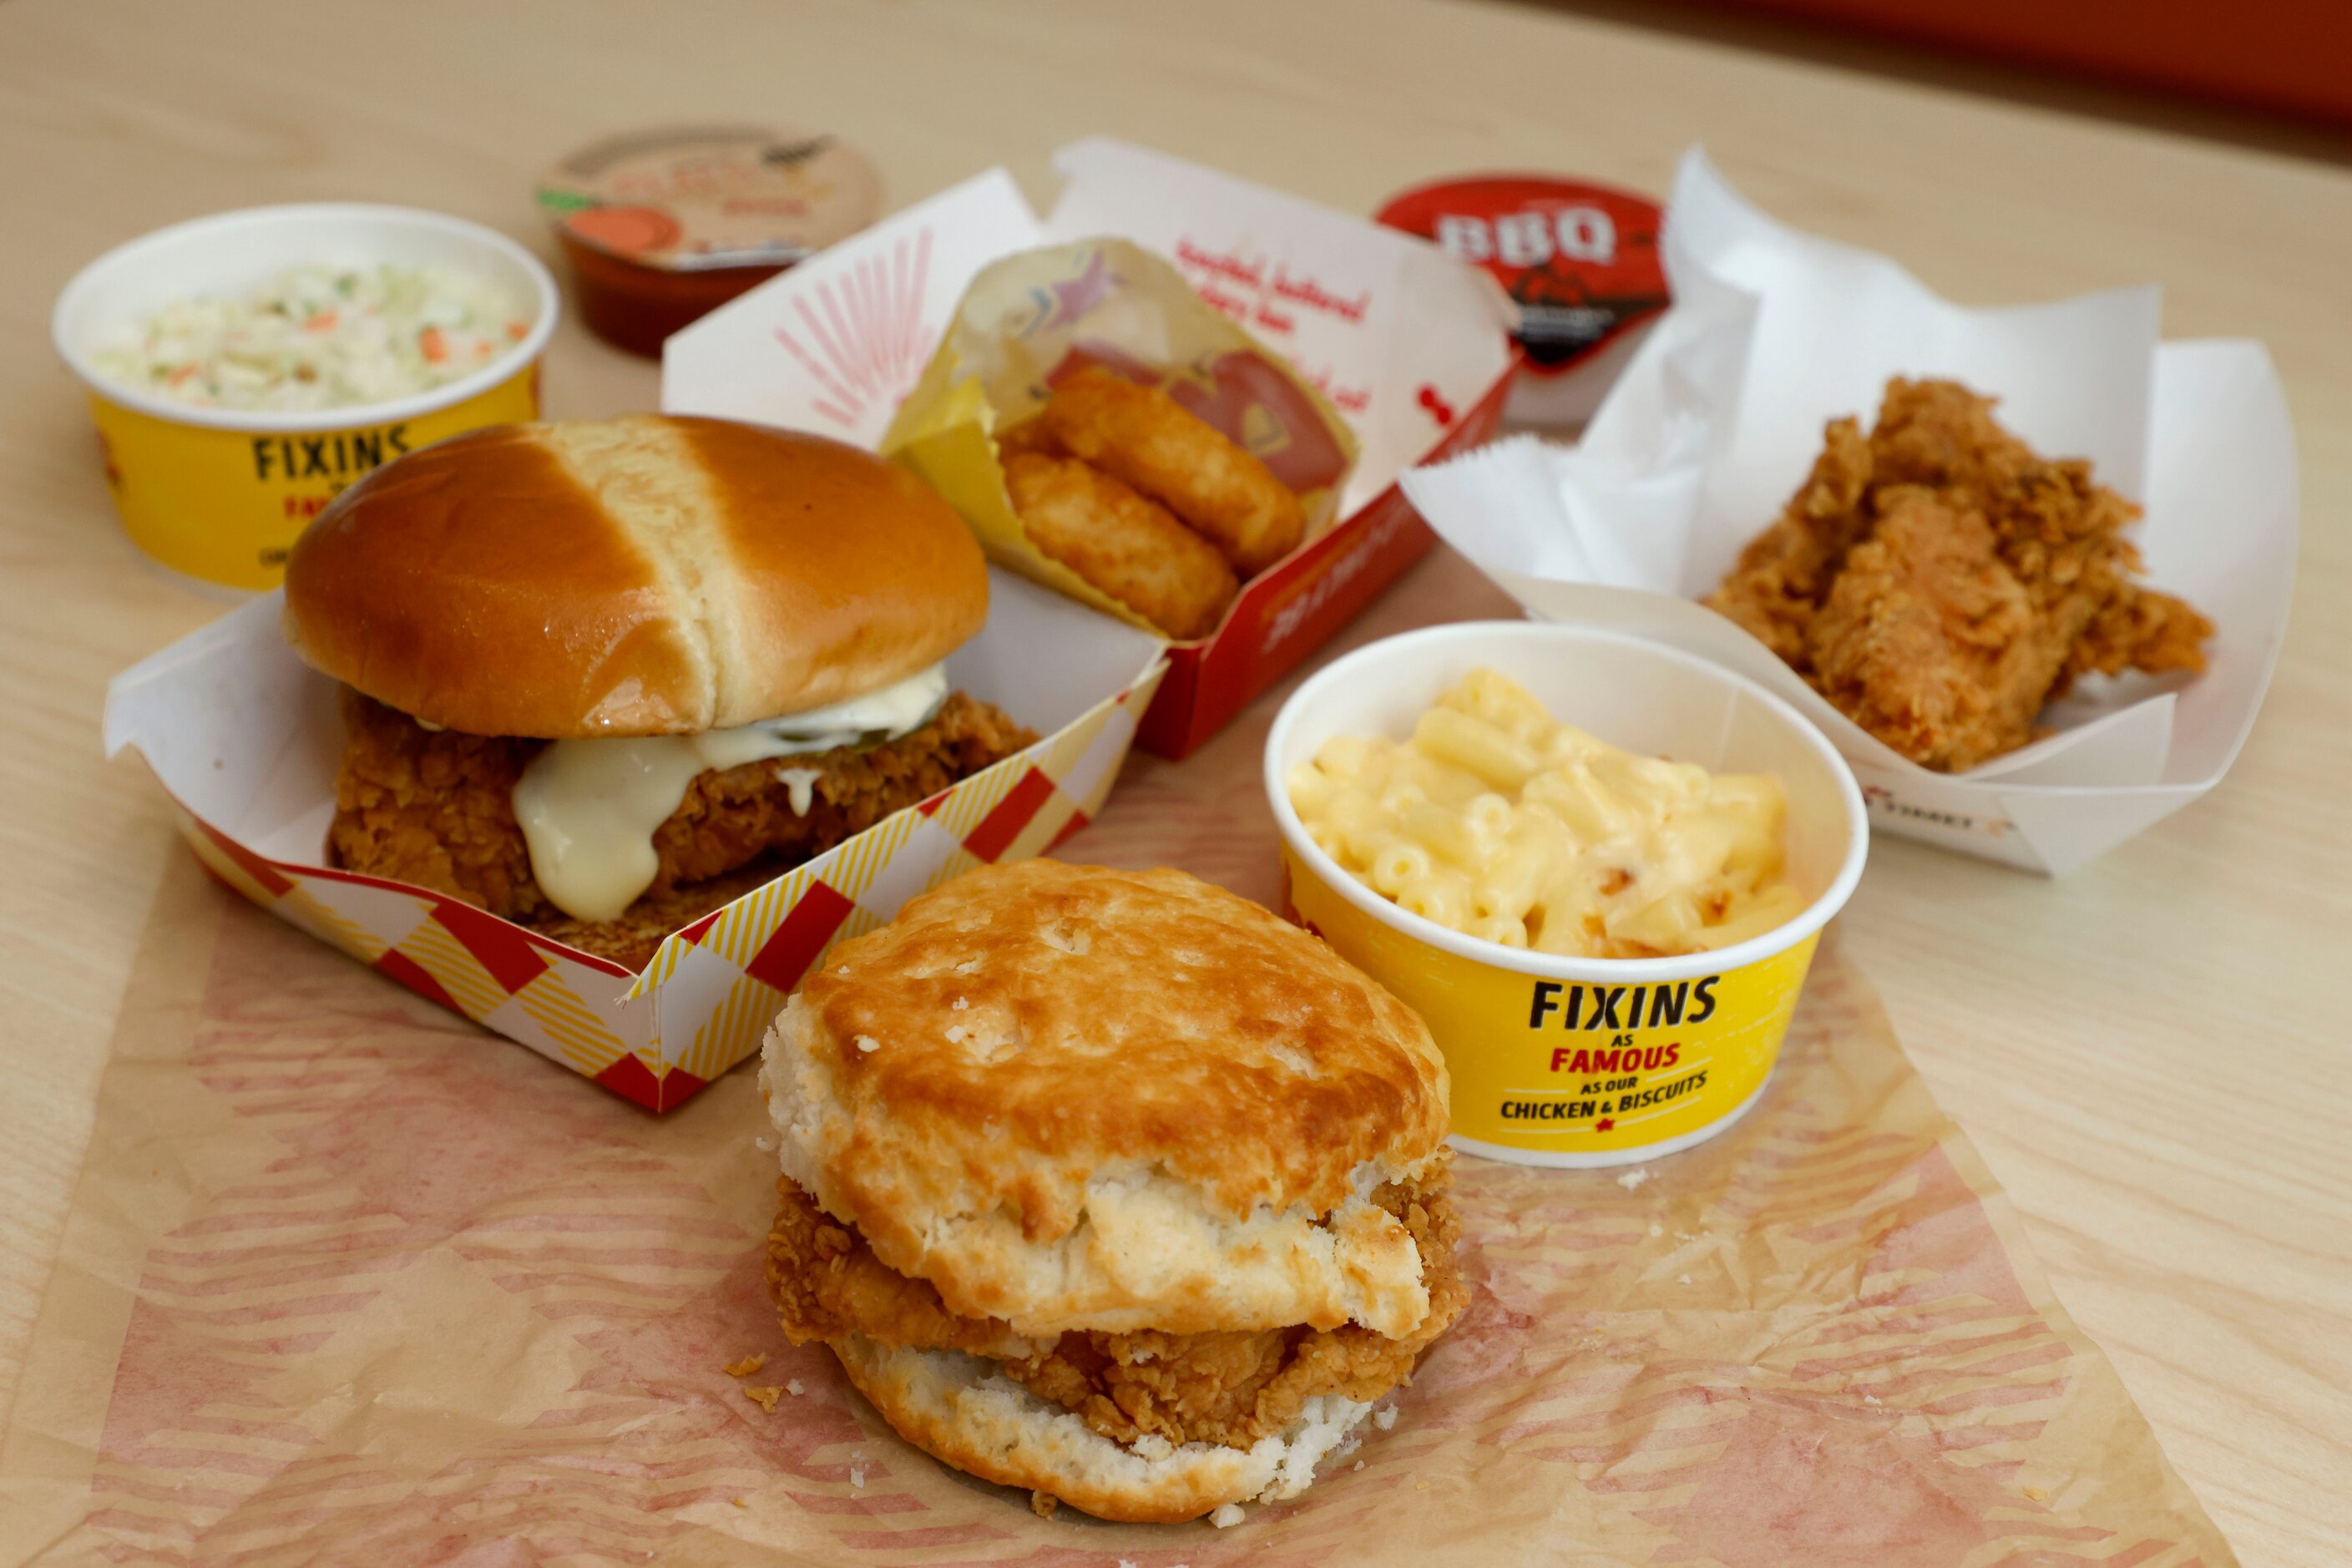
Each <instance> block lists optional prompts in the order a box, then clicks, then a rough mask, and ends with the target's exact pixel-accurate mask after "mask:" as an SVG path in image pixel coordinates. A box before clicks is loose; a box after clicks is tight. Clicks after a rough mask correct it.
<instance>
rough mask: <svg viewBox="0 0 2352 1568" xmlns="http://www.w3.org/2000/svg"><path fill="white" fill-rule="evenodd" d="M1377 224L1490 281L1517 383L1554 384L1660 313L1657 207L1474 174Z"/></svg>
mask: <svg viewBox="0 0 2352 1568" xmlns="http://www.w3.org/2000/svg"><path fill="white" fill-rule="evenodd" d="M1375 216H1377V217H1378V218H1379V220H1380V221H1381V223H1384V224H1386V225H1388V226H1390V227H1391V228H1401V229H1403V230H1404V231H1405V232H1406V233H1408V234H1417V235H1419V236H1421V237H1423V239H1432V240H1435V241H1436V242H1437V243H1438V244H1439V245H1441V246H1443V247H1445V249H1446V250H1447V251H1448V252H1450V253H1451V254H1453V255H1454V256H1457V257H1459V258H1462V259H1463V260H1465V261H1473V262H1476V263H1477V264H1478V265H1479V266H1481V267H1484V268H1486V270H1487V271H1488V272H1490V273H1492V274H1493V275H1494V277H1495V279H1496V281H1497V282H1499V283H1501V284H1502V286H1503V288H1504V289H1505V290H1506V291H1507V292H1508V293H1509V294H1510V296H1511V298H1512V300H1515V301H1516V302H1517V305H1518V308H1519V331H1518V339H1519V346H1520V347H1521V348H1522V349H1524V350H1525V351H1526V356H1527V359H1526V364H1525V367H1524V372H1523V374H1531V375H1538V376H1541V375H1559V374H1564V373H1566V372H1567V371H1569V370H1570V369H1572V368H1573V367H1574V366H1576V365H1577V364H1578V363H1581V362H1582V361H1583V360H1585V359H1586V358H1587V357H1589V356H1590V355H1591V354H1592V353H1595V352H1597V351H1598V350H1599V349H1601V347H1602V346H1603V345H1604V344H1606V343H1607V342H1609V341H1610V340H1611V339H1612V338H1614V337H1616V336H1617V335H1618V334H1619V333H1621V332H1622V331H1625V330H1626V329H1627V328H1629V327H1631V326H1633V325H1634V324H1636V323H1638V322H1641V321H1647V320H1648V319H1649V318H1650V317H1652V316H1654V315H1656V314H1657V313H1658V312H1659V311H1660V310H1664V309H1665V307H1666V303H1667V300H1666V278H1665V273H1664V269H1663V268H1661V266H1660V264H1659V258H1658V224H1659V218H1660V216H1661V215H1660V212H1659V209H1658V205H1657V204H1656V203H1655V202H1653V201H1650V200H1647V199H1646V198H1644V197H1642V196H1637V195H1632V194H1631V193H1629V192H1625V191H1617V190H1612V189H1610V188H1609V187H1608V186H1606V185H1595V184H1587V183H1586V182H1584V181H1580V180H1563V179H1558V178H1554V177H1552V176H1549V175H1544V174H1475V175H1470V176H1467V177H1465V178H1461V179H1452V180H1443V181H1440V182H1438V183H1437V184H1428V185H1419V186H1416V187H1414V188H1413V189H1412V190H1410V191H1407V192H1405V193H1404V194H1403V195H1398V196H1392V197H1391V198H1390V199H1389V202H1388V204H1387V205H1385V206H1383V207H1381V210H1380V212H1379V213H1378V214H1376V215H1375Z"/></svg>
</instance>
